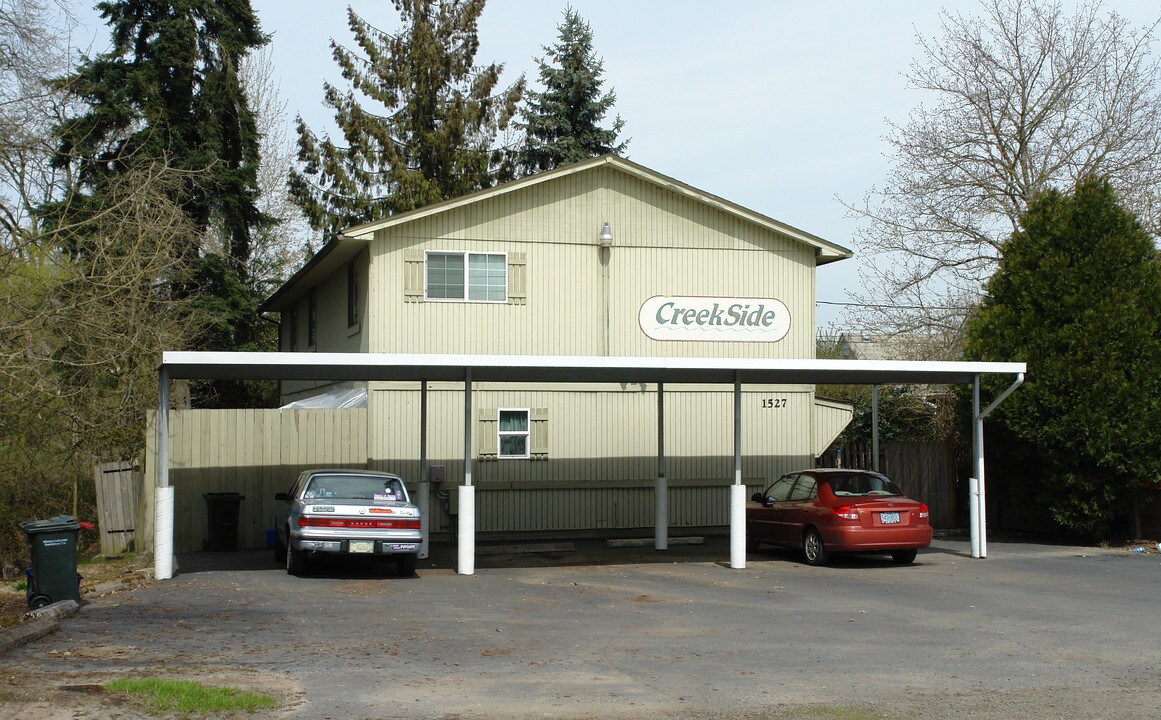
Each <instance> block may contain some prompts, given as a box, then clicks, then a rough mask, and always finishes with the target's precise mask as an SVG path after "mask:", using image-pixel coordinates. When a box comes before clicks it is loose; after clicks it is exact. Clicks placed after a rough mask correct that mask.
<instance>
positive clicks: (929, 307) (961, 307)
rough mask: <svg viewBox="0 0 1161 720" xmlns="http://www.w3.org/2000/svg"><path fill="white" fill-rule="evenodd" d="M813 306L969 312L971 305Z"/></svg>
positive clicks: (824, 301) (819, 303)
mask: <svg viewBox="0 0 1161 720" xmlns="http://www.w3.org/2000/svg"><path fill="white" fill-rule="evenodd" d="M814 304H815V305H834V306H837V307H857V308H873V309H875V310H961V311H962V310H971V309H972V308H973V307H974V306H973V305H886V304H872V303H852V302H835V301H833V300H815V301H814Z"/></svg>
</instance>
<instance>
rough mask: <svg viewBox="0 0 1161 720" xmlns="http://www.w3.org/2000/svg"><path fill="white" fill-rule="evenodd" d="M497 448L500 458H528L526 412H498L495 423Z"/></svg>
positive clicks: (525, 410) (522, 410)
mask: <svg viewBox="0 0 1161 720" xmlns="http://www.w3.org/2000/svg"><path fill="white" fill-rule="evenodd" d="M496 431H497V433H498V434H497V438H496V439H497V446H498V447H499V448H500V452H499V457H501V458H527V457H529V443H528V440H529V422H528V410H527V409H521V410H500V415H499V418H498V422H497V423H496Z"/></svg>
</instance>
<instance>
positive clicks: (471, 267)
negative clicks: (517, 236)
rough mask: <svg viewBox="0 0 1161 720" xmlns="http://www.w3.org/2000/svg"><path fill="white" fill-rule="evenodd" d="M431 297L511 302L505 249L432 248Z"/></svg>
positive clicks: (428, 261)
mask: <svg viewBox="0 0 1161 720" xmlns="http://www.w3.org/2000/svg"><path fill="white" fill-rule="evenodd" d="M426 286H427V291H426V297H427V299H428V300H466V301H469V302H501V303H502V302H508V260H507V257H506V256H505V255H504V254H503V253H475V252H429V253H427V257H426Z"/></svg>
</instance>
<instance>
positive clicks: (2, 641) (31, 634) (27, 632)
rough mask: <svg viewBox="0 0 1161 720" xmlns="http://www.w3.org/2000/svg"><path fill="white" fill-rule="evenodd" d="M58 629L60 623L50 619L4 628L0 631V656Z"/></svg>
mask: <svg viewBox="0 0 1161 720" xmlns="http://www.w3.org/2000/svg"><path fill="white" fill-rule="evenodd" d="M59 629H60V621H59V620H57V619H56V618H52V617H49V618H42V619H40V620H33V621H32V622H26V623H21V624H20V625H15V626H13V627H10V628H4V629H3V630H0V655H3V654H4V653H6V652H8V651H9V650H11V649H12V648H14V647H20V646H21V645H25V644H27V643H30V642H32V641H33V640H39V639H40V638H42V637H44V636H45V635H51V634H52V633H54V632H56V631H57V630H59Z"/></svg>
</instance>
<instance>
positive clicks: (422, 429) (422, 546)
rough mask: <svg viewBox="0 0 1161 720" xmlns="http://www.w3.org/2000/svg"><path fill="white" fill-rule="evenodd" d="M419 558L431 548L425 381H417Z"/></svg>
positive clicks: (425, 555)
mask: <svg viewBox="0 0 1161 720" xmlns="http://www.w3.org/2000/svg"><path fill="white" fill-rule="evenodd" d="M416 499H417V500H419V503H418V505H419V534H420V536H421V537H422V538H423V539H422V540H420V543H419V559H420V560H423V559H426V558H427V556H428V554H429V553H430V550H431V545H430V537H431V478H429V477H428V469H427V381H426V380H421V381H420V382H419V497H418V498H416Z"/></svg>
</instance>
